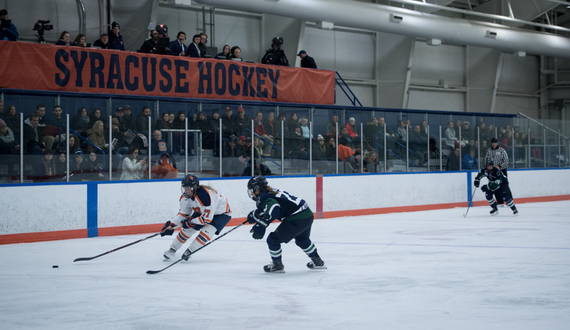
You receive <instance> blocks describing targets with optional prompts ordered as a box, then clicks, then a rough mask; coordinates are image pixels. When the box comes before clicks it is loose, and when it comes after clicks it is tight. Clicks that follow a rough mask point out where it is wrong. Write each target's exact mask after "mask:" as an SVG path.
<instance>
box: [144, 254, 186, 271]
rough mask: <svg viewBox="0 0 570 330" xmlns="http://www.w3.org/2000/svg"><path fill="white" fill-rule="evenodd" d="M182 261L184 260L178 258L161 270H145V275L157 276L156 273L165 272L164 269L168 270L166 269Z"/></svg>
mask: <svg viewBox="0 0 570 330" xmlns="http://www.w3.org/2000/svg"><path fill="white" fill-rule="evenodd" d="M182 260H184V259H182V258H180V259H178V260H177V261H175V262H173V263H171V264H170V265H168V266H166V267H164V268H162V269H161V270H147V271H146V273H147V274H150V275H152V274H158V273H160V272H162V271H163V270H166V269H168V268H170V267H172V266H174V265H176V264H177V263H179V262H180V261H182Z"/></svg>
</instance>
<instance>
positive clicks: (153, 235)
mask: <svg viewBox="0 0 570 330" xmlns="http://www.w3.org/2000/svg"><path fill="white" fill-rule="evenodd" d="M158 235H160V233H156V234H152V235H150V236H147V237H145V238H141V239H139V240H136V241H134V242H131V243H129V244H126V245H123V246H119V247H118V248H115V249H113V250H110V251H107V252H104V253H101V254H99V255H96V256H94V257H84V258H77V259H75V260H73V262H76V261H87V260H93V259H95V258H99V257H102V256H104V255H107V254H109V253H111V252H115V251H118V250H120V249H123V248H126V247H128V246H131V245H134V244H137V243H140V242H142V241H146V240H147V239H149V238H153V237H155V236H158Z"/></svg>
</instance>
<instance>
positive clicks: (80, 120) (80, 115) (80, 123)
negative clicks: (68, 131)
mask: <svg viewBox="0 0 570 330" xmlns="http://www.w3.org/2000/svg"><path fill="white" fill-rule="evenodd" d="M89 120H90V119H89V116H88V115H87V108H85V107H81V108H79V109H78V110H77V114H76V115H75V116H73V125H72V128H73V130H75V132H77V134H81V133H83V131H87V130H88V129H89V126H90V125H89V124H90V123H89Z"/></svg>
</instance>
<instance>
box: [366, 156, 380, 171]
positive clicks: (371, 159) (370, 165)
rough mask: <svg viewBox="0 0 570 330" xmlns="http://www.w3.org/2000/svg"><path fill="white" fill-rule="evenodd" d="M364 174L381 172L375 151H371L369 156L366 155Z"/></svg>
mask: <svg viewBox="0 0 570 330" xmlns="http://www.w3.org/2000/svg"><path fill="white" fill-rule="evenodd" d="M365 172H368V173H380V172H383V169H382V168H380V163H379V161H378V154H377V153H376V151H371V152H370V154H368V159H367V164H366V171H365Z"/></svg>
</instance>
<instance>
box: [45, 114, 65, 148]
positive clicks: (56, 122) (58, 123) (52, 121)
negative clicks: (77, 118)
mask: <svg viewBox="0 0 570 330" xmlns="http://www.w3.org/2000/svg"><path fill="white" fill-rule="evenodd" d="M62 113H63V110H62V109H61V106H59V105H56V106H54V107H53V111H52V114H53V116H52V117H51V118H48V119H46V124H47V125H50V126H54V127H57V128H59V134H58V135H56V136H55V138H54V140H53V142H52V143H51V147H50V146H49V145H48V143H47V142H46V147H47V148H48V149H54V144H56V142H57V143H60V142H62V141H65V131H64V129H65V124H66V120H65V118H63V116H62V115H61V114H62Z"/></svg>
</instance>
